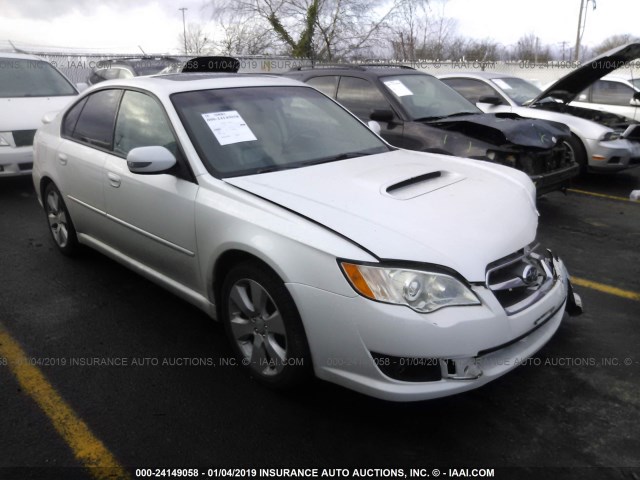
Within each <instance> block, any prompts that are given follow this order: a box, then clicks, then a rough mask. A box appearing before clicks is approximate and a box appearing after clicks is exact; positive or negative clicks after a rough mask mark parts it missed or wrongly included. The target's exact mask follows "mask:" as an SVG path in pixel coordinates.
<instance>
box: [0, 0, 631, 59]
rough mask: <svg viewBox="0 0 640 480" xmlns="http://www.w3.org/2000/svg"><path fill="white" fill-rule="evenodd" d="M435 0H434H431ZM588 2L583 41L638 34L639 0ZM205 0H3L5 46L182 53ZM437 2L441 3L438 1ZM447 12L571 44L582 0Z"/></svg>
mask: <svg viewBox="0 0 640 480" xmlns="http://www.w3.org/2000/svg"><path fill="white" fill-rule="evenodd" d="M433 1H434V0H432V2H433ZM596 1H597V8H596V10H592V5H593V3H592V2H589V11H588V16H587V24H586V30H585V33H584V37H583V40H582V43H583V44H584V45H590V46H596V45H598V44H599V43H600V42H602V41H603V40H604V39H606V38H607V37H609V36H611V35H614V34H620V33H630V34H632V35H636V36H640V26H639V25H638V18H639V17H640V1H638V0H596ZM206 3H207V2H206V1H205V0H178V1H156V0H138V1H135V2H132V1H130V0H103V1H101V2H95V1H94V0H0V12H2V13H1V16H0V49H8V48H10V45H9V44H8V40H12V41H13V42H14V43H15V44H16V45H17V46H18V47H20V48H24V49H25V50H42V49H46V50H49V49H50V48H51V47H56V49H60V50H66V51H78V52H87V51H92V52H100V53H102V52H104V53H107V52H109V53H140V50H139V48H138V46H140V47H142V49H143V50H144V51H146V52H147V53H179V50H178V49H179V36H180V34H181V32H182V12H181V11H180V10H179V8H181V7H186V8H187V9H188V10H186V11H185V18H186V22H187V23H190V22H193V23H202V24H204V25H205V27H208V28H213V23H211V21H210V20H211V11H210V10H209V9H208V8H207V7H206ZM433 8H434V9H440V8H441V7H440V6H437V5H436V4H434V6H433ZM443 8H444V13H445V15H446V16H448V17H452V18H454V19H455V20H456V21H457V31H458V33H459V34H461V35H463V36H466V37H471V38H476V39H484V38H490V39H493V40H495V41H497V42H499V43H500V44H502V45H505V46H509V45H514V44H516V43H517V41H518V39H519V38H520V37H521V36H523V35H527V34H530V33H533V34H535V35H537V36H538V37H540V41H541V43H542V44H549V45H555V46H559V48H561V43H562V42H567V48H569V47H571V46H573V44H574V43H575V38H576V29H577V23H578V10H579V8H580V0H537V1H526V0H448V1H447V2H446V4H445V5H444V7H443Z"/></svg>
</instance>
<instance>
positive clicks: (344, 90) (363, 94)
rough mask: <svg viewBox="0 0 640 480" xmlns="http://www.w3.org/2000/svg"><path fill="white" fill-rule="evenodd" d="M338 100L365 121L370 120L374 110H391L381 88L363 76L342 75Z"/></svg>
mask: <svg viewBox="0 0 640 480" xmlns="http://www.w3.org/2000/svg"><path fill="white" fill-rule="evenodd" d="M336 100H338V101H339V102H340V103H341V104H342V105H344V106H345V107H347V108H348V109H349V110H351V111H352V112H353V113H354V115H356V116H357V117H359V118H360V119H362V120H364V121H368V120H369V117H370V115H371V112H373V111H374V110H391V106H390V105H389V102H388V101H387V99H386V98H384V95H383V94H382V93H381V92H380V90H378V88H377V87H376V86H375V85H373V84H372V83H371V82H369V81H368V80H364V79H362V78H356V77H341V78H340V85H339V86H338V95H337V97H336Z"/></svg>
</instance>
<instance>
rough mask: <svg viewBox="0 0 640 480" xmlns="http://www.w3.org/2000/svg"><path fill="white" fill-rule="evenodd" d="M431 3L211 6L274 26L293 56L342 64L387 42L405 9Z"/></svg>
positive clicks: (296, 1) (355, 0)
mask: <svg viewBox="0 0 640 480" xmlns="http://www.w3.org/2000/svg"><path fill="white" fill-rule="evenodd" d="M427 1H428V0H235V1H233V0H211V2H212V3H211V5H212V7H213V8H214V10H215V11H217V12H223V13H224V14H228V13H229V12H230V11H235V12H238V13H241V14H243V15H244V16H245V17H246V18H253V19H254V20H255V21H257V22H259V23H260V24H261V25H265V24H266V25H268V28H269V30H271V31H272V32H273V33H274V34H275V38H276V39H277V43H279V44H280V45H281V46H283V47H284V48H285V49H286V51H287V53H289V54H290V55H293V56H297V57H311V58H315V59H322V60H337V59H343V58H354V57H360V56H366V55H367V54H368V53H370V52H371V51H373V50H374V49H375V48H376V47H379V46H380V45H382V44H383V43H384V42H385V40H386V38H385V34H386V32H387V29H388V27H389V22H390V21H391V20H392V19H393V17H394V15H396V14H397V13H398V11H399V9H400V8H401V7H402V6H404V5H406V4H409V3H415V4H417V3H426V2H427Z"/></svg>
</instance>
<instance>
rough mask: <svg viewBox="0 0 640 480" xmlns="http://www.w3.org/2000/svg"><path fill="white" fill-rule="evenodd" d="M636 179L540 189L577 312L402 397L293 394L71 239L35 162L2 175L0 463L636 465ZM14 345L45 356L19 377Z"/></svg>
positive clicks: (562, 470) (545, 240)
mask: <svg viewBox="0 0 640 480" xmlns="http://www.w3.org/2000/svg"><path fill="white" fill-rule="evenodd" d="M634 189H640V168H639V169H636V170H635V171H630V172H628V173H622V174H617V175H609V176H596V175H591V176H588V177H586V178H582V179H580V180H579V181H577V182H575V185H574V186H573V188H572V189H571V191H569V193H568V194H567V195H566V196H565V195H562V194H561V193H558V192H556V193H553V194H549V195H547V196H546V197H544V198H542V199H541V200H539V205H538V207H539V211H540V214H541V217H540V227H539V241H540V242H541V243H542V244H544V245H546V246H548V247H549V248H551V249H552V250H553V251H554V252H556V253H558V254H559V255H560V256H561V257H562V258H563V259H564V260H565V262H566V264H567V266H568V267H569V270H570V272H571V274H572V275H573V276H574V279H575V284H576V291H577V292H578V293H579V294H580V295H581V296H582V299H583V301H584V305H585V313H584V314H583V315H582V316H581V317H575V318H570V319H567V320H565V322H564V323H563V324H562V326H561V327H560V330H559V331H558V333H557V334H556V336H555V337H554V338H553V339H552V340H551V342H550V343H549V344H548V345H546V346H545V347H544V348H543V349H542V350H541V351H540V352H539V353H538V354H537V355H536V357H534V359H532V360H531V361H530V362H528V363H527V364H526V365H523V366H521V367H520V368H518V369H517V370H515V371H514V372H512V373H510V374H508V375H506V376H504V377H502V378H500V379H498V380H497V381H495V382H493V383H490V384H489V385H487V386H485V387H483V388H481V389H479V390H475V391H472V392H469V393H466V394H462V395H458V396H454V397H450V398H445V399H441V400H434V401H427V402H418V403H411V404H394V403H388V402H383V401H379V400H375V399H371V398H367V397H364V396H361V395H359V394H356V393H353V392H350V391H348V390H345V389H343V388H340V387H337V386H333V385H330V384H327V383H323V382H320V381H316V382H314V383H312V384H311V385H309V386H308V388H307V389H305V390H304V391H299V392H293V393H288V394H283V393H276V392H272V391H270V390H267V389H265V388H262V387H260V386H258V385H256V384H254V383H253V382H252V381H251V380H250V379H248V378H247V377H246V376H245V375H244V374H243V372H242V371H241V370H240V369H239V368H238V367H237V366H234V365H233V362H232V361H231V360H230V358H231V356H232V354H231V350H230V348H229V346H228V344H227V341H226V338H225V337H224V332H223V330H222V328H220V326H218V325H216V324H215V323H213V322H212V321H211V320H210V319H209V318H208V317H207V316H205V315H204V314H203V313H201V312H200V311H199V310H197V309H195V308H193V307H191V306H190V305H188V304H187V303H185V302H183V301H181V300H179V299H178V298H176V297H174V296H172V295H170V294H168V293H166V292H165V291H164V290H162V289H160V288H159V287H156V286H155V285H154V284H152V283H150V282H149V281H147V280H145V279H143V278H142V277H140V276H138V275H136V274H135V273H132V272H131V271H129V270H127V269H125V268H123V267H121V266H120V265H119V264H117V263H115V262H113V261H111V260H109V259H107V258H106V257H104V256H102V255H100V254H97V253H95V252H92V251H85V252H83V254H82V255H81V257H80V258H78V259H68V258H65V257H63V256H62V255H60V254H59V253H58V252H57V251H56V250H55V248H54V245H53V243H52V241H51V239H50V236H49V232H48V229H47V225H46V220H45V218H44V214H43V213H42V211H41V209H40V207H39V205H38V204H37V201H36V197H35V194H34V192H33V187H32V184H31V179H30V178H13V179H2V181H1V183H0V205H1V207H0V231H1V232H2V234H1V235H0V272H1V277H0V281H1V288H0V347H1V348H2V350H0V352H2V354H0V379H1V381H2V386H3V388H2V390H1V391H0V406H1V408H2V413H1V415H0V431H1V432H2V435H0V478H51V477H56V476H57V475H60V474H62V475H64V476H65V477H66V478H92V477H93V478H103V477H105V478H106V476H108V475H110V474H111V475H113V476H118V475H119V474H120V473H121V470H118V468H114V469H113V470H109V471H91V472H87V470H85V469H83V468H81V465H82V464H83V463H84V464H86V463H87V462H86V461H85V460H86V459H87V458H89V459H91V458H93V459H94V460H95V462H96V463H95V464H96V465H99V464H101V463H100V461H101V460H104V459H112V460H114V461H115V462H117V465H119V466H121V467H122V469H123V470H126V471H127V472H128V474H129V475H130V476H131V477H132V478H135V477H136V476H137V475H136V469H164V468H171V469H173V468H176V469H192V468H199V469H201V470H200V475H199V476H201V477H203V476H206V475H205V474H206V473H207V472H208V473H210V474H211V476H212V477H217V478H220V477H224V476H230V475H226V474H224V473H225V472H216V471H208V470H206V469H209V468H210V469H213V468H218V467H225V468H238V469H242V468H245V469H246V468H249V469H251V468H256V469H260V468H279V469H282V468H319V469H322V468H335V469H338V468H350V469H353V468H367V467H370V468H380V469H403V471H404V473H405V475H407V476H409V473H410V469H412V468H415V469H424V470H420V472H422V474H423V475H422V476H424V477H426V476H428V475H430V476H431V477H435V476H437V475H435V473H434V469H437V470H439V474H441V475H442V476H456V475H455V473H456V472H457V470H456V469H463V468H469V469H472V468H475V469H485V468H486V469H494V470H495V478H505V479H506V478H620V479H623V478H639V477H638V475H640V455H639V454H638V452H640V438H639V437H638V425H640V355H639V354H638V351H639V350H638V345H640V329H639V328H638V321H639V318H640V294H639V293H638V292H640V276H639V275H638V274H639V273H640V267H639V265H640V202H631V201H628V200H627V199H628V196H629V193H630V191H631V190H634ZM16 349H20V350H21V351H22V352H23V353H24V355H25V357H24V358H26V359H27V360H28V362H27V363H29V365H31V366H33V367H35V368H34V369H32V370H25V372H24V373H25V376H24V377H22V378H20V380H19V379H18V376H17V375H15V374H14V372H13V371H12V370H11V369H10V368H9V366H8V363H9V361H10V360H11V359H7V358H6V357H7V352H9V353H10V354H11V355H18V354H17V353H16V351H17V350H16ZM12 358H13V359H15V358H17V357H12ZM34 372H39V374H41V375H40V376H38V375H36V374H35V373H34ZM34 392H35V393H34ZM49 393H51V395H49ZM39 395H40V397H39ZM39 398H47V399H48V400H46V401H44V402H42V401H38V399H39ZM591 467H599V468H591ZM203 469H204V470H203ZM138 473H139V472H138ZM226 473H229V472H226ZM364 473H368V474H370V475H369V478H382V477H384V476H385V475H384V473H385V472H384V470H381V471H380V472H379V475H378V474H377V473H376V471H367V472H364ZM374 474H375V475H374ZM376 475H377V477H376ZM56 478H57V477H56ZM171 478H173V477H171Z"/></svg>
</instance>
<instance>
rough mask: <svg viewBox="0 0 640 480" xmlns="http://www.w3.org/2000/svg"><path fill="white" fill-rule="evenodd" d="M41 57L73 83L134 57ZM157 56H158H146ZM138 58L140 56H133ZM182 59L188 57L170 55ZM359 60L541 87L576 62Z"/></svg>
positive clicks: (282, 62)
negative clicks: (105, 64)
mask: <svg viewBox="0 0 640 480" xmlns="http://www.w3.org/2000/svg"><path fill="white" fill-rule="evenodd" d="M39 55H40V56H41V57H42V58H44V59H46V60H47V61H49V62H50V63H51V64H53V65H54V66H56V67H57V68H58V69H59V70H60V71H62V72H63V73H64V74H65V75H66V76H67V77H68V78H69V80H71V81H72V82H73V83H79V82H86V81H87V78H88V77H89V75H90V74H91V71H92V69H93V68H94V67H96V66H97V65H98V64H99V63H100V62H101V61H104V60H109V59H116V58H134V57H135V56H133V55H130V54H129V55H123V54H66V53H41V54H39ZM150 56H151V57H158V56H161V55H150ZM137 58H140V57H137ZM174 58H178V59H180V60H183V61H186V60H188V59H189V58H191V57H187V56H174ZM237 58H238V60H240V72H244V73H284V72H286V71H288V70H290V69H292V68H295V67H300V66H311V65H312V62H311V61H310V60H303V59H294V58H288V57H263V56H238V57H237ZM363 63H369V64H370V63H376V64H381V65H382V64H392V65H405V66H409V67H413V68H415V69H417V70H421V71H424V72H426V73H430V74H432V75H439V74H443V73H454V72H477V71H487V72H497V73H504V74H505V75H515V76H518V77H522V78H525V79H527V80H529V81H531V82H533V83H535V84H536V85H538V86H539V87H544V86H547V85H549V84H550V83H552V82H554V81H555V80H557V79H558V78H560V77H562V76H564V75H566V74H567V73H569V72H570V71H572V70H573V69H574V68H575V67H576V66H577V65H579V64H576V63H574V62H558V61H555V62H548V63H538V64H535V63H530V62H480V61H466V60H461V61H442V62H440V61H417V62H396V61H367V62H363ZM618 73H621V74H623V75H629V76H633V77H634V78H640V62H639V61H635V62H632V64H630V65H627V66H625V67H623V68H621V69H619V70H618Z"/></svg>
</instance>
